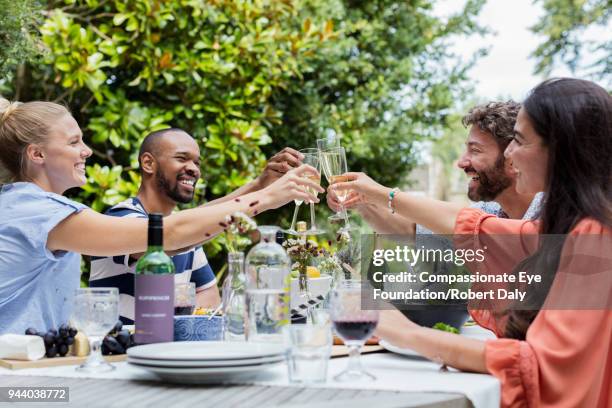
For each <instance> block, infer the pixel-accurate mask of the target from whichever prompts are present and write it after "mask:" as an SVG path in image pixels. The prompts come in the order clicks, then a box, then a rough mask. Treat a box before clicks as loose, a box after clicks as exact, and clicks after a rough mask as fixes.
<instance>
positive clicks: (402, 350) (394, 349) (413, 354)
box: [378, 340, 425, 359]
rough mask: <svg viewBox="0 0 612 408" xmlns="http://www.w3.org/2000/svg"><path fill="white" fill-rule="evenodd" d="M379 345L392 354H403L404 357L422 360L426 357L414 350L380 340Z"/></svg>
mask: <svg viewBox="0 0 612 408" xmlns="http://www.w3.org/2000/svg"><path fill="white" fill-rule="evenodd" d="M378 344H379V345H380V346H382V348H384V349H385V350H389V351H390V352H392V353H395V354H401V355H402V356H409V357H417V358H420V359H425V357H423V356H422V355H420V354H419V353H417V352H416V351H414V350H412V349H409V348H401V347H397V346H394V345H393V344H391V343H389V342H387V341H385V340H380V341H379V342H378Z"/></svg>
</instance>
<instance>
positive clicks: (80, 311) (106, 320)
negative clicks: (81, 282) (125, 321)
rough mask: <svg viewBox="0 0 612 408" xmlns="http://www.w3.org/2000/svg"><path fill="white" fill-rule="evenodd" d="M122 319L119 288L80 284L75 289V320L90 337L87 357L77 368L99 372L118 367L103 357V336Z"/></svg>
mask: <svg viewBox="0 0 612 408" xmlns="http://www.w3.org/2000/svg"><path fill="white" fill-rule="evenodd" d="M118 319H119V291H118V289H117V288H79V289H77V290H76V291H75V297H74V311H73V313H72V318H71V321H72V324H74V326H75V327H76V328H77V329H78V330H79V331H80V332H83V333H84V334H85V335H86V336H87V338H88V339H89V345H90V353H89V357H88V358H87V361H85V363H84V364H83V365H81V366H79V367H77V371H83V372H87V373H100V372H105V371H111V370H114V369H115V367H114V366H113V365H111V364H108V363H107V362H106V361H104V358H103V357H102V353H101V349H100V346H101V343H102V339H103V338H104V336H106V334H107V333H108V332H109V331H110V330H111V329H112V328H113V327H114V326H115V323H117V320H118Z"/></svg>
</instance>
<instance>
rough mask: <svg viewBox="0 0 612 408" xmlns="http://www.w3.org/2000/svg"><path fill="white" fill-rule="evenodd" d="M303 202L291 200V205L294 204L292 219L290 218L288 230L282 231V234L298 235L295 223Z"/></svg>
mask: <svg viewBox="0 0 612 408" xmlns="http://www.w3.org/2000/svg"><path fill="white" fill-rule="evenodd" d="M303 202H304V201H303V200H293V203H294V204H295V209H294V210H293V218H291V226H290V227H289V229H287V230H283V232H284V233H287V234H292V235H296V234H298V232H297V231H296V230H295V223H296V222H297V216H298V212H299V210H300V206H301V205H302V203H303Z"/></svg>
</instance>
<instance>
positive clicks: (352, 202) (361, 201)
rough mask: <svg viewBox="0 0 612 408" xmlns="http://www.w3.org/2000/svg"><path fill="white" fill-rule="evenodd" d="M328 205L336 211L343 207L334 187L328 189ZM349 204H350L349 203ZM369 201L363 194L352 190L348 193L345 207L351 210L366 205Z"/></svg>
mask: <svg viewBox="0 0 612 408" xmlns="http://www.w3.org/2000/svg"><path fill="white" fill-rule="evenodd" d="M326 197H327V206H328V207H329V208H331V210H332V211H334V212H338V211H340V210H341V209H342V206H341V204H340V201H338V196H337V195H336V194H334V191H333V189H328V191H327V195H326ZM347 204H349V205H347ZM366 204H367V202H366V200H365V197H363V196H362V195H361V194H359V193H356V192H354V191H352V190H351V191H350V192H349V193H348V196H347V198H346V202H345V204H344V208H345V209H347V210H351V209H354V208H359V207H361V206H363V205H366Z"/></svg>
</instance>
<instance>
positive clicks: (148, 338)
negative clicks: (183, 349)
mask: <svg viewBox="0 0 612 408" xmlns="http://www.w3.org/2000/svg"><path fill="white" fill-rule="evenodd" d="M134 278H135V291H134V292H135V294H136V296H135V299H134V301H135V303H136V310H135V312H136V313H135V326H136V327H135V333H134V341H135V342H136V343H137V344H149V343H161V342H168V341H173V340H174V275H173V274H164V275H136V276H135V277H134Z"/></svg>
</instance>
